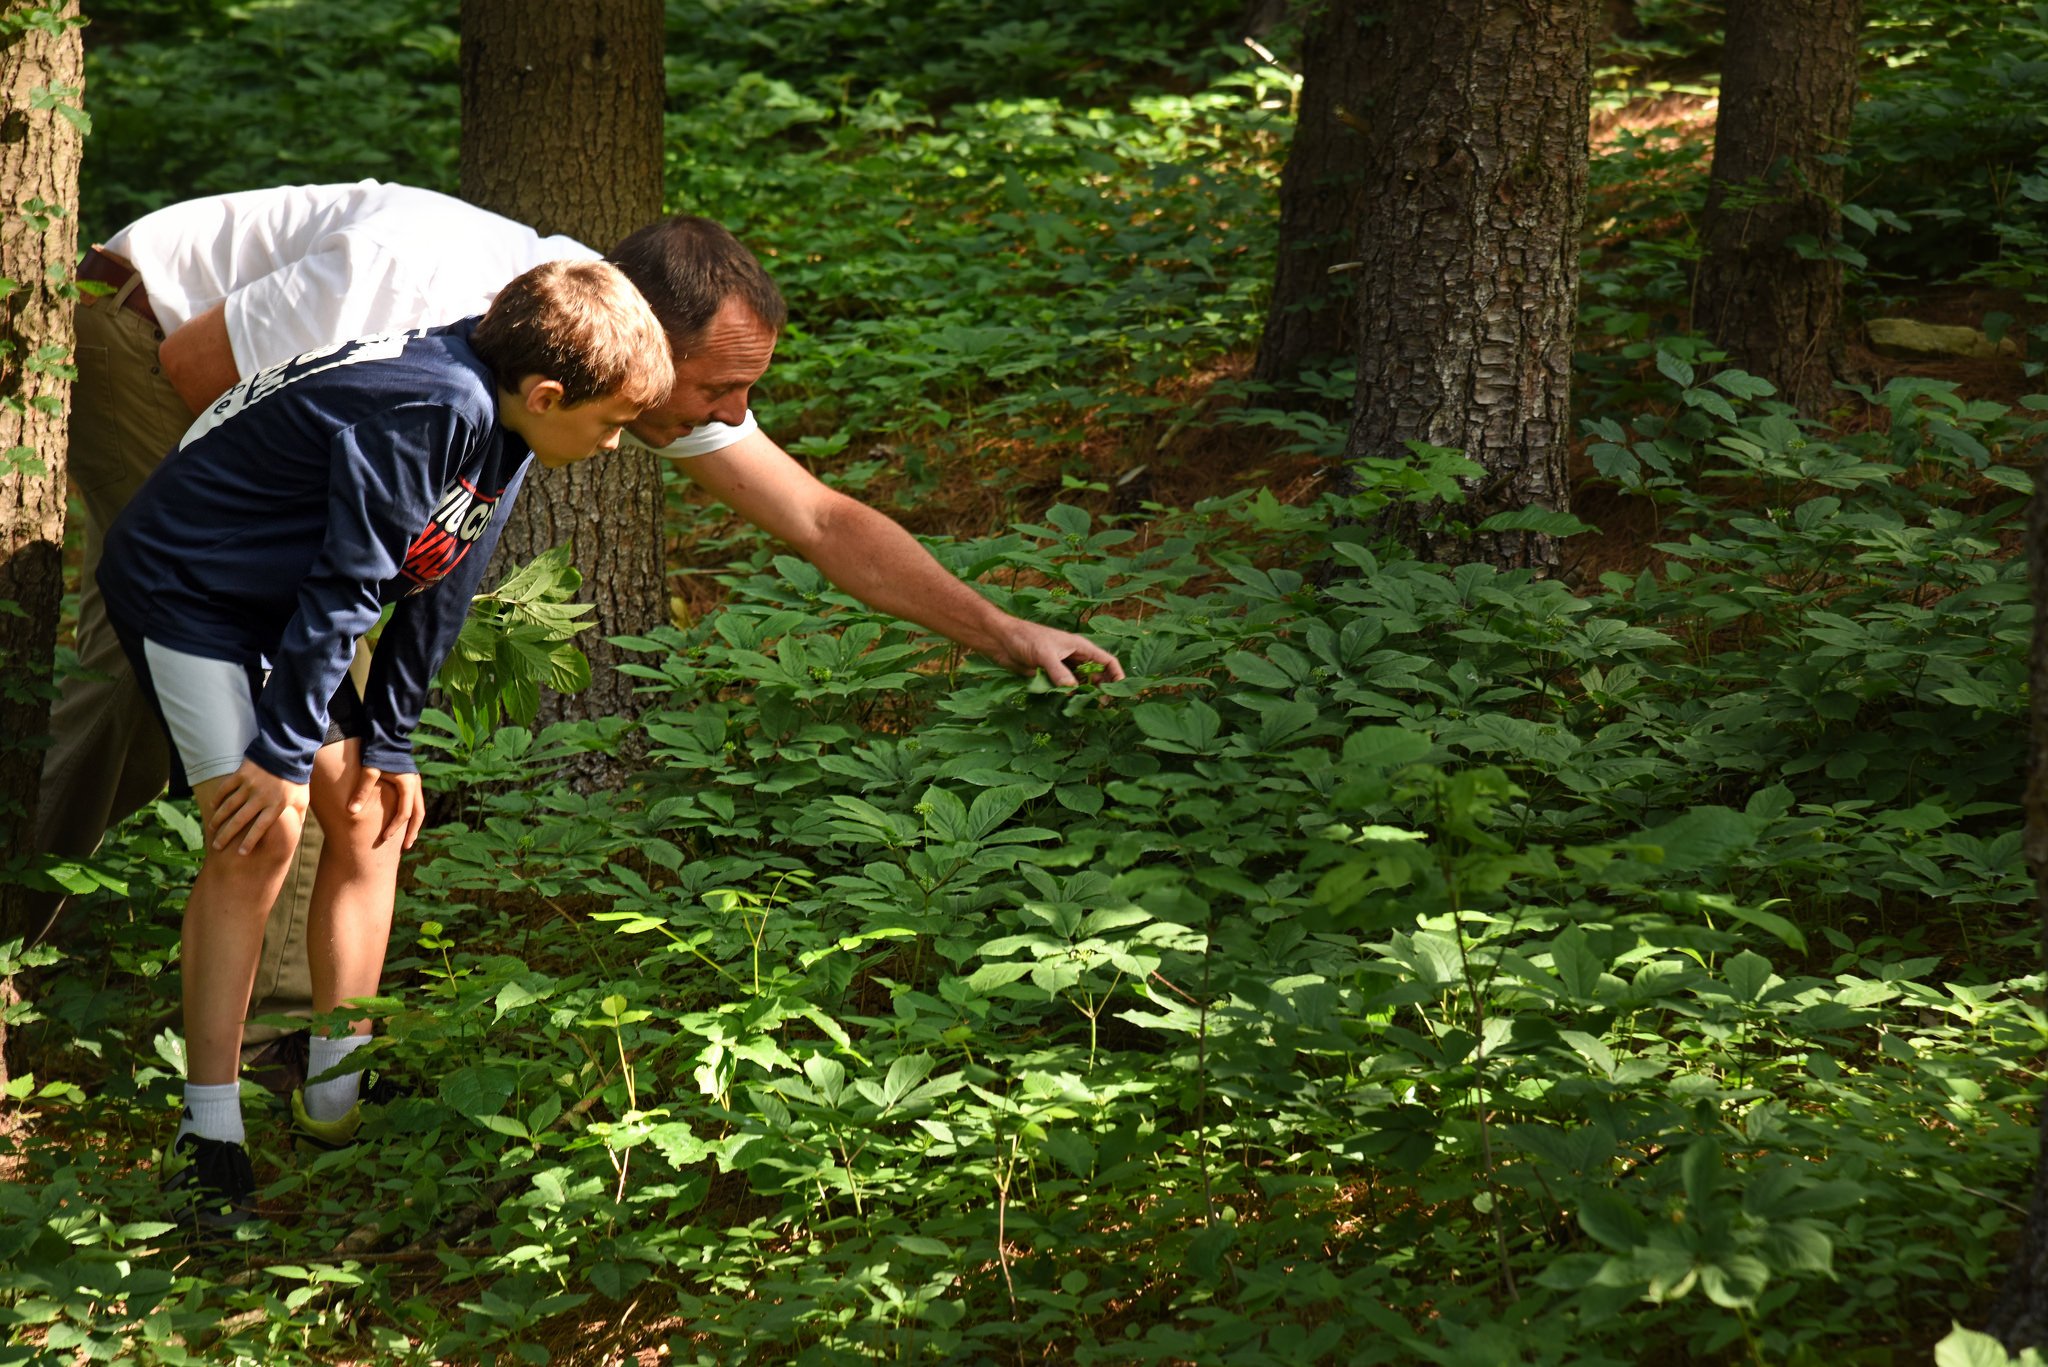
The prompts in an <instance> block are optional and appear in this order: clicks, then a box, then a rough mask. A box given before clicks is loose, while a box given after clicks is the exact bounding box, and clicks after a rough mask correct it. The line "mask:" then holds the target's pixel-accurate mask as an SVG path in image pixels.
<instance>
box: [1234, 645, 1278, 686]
mask: <svg viewBox="0 0 2048 1367" xmlns="http://www.w3.org/2000/svg"><path fill="white" fill-rule="evenodd" d="M1223 667H1224V668H1225V669H1227V670H1229V671H1230V673H1231V677H1233V678H1235V679H1237V680H1238V681H1239V682H1240V683H1248V684H1250V685H1252V686H1253V687H1254V688H1270V689H1273V690H1275V691H1285V690H1287V689H1291V688H1293V687H1294V680H1293V679H1292V678H1290V677H1289V676H1288V675H1287V674H1286V673H1284V672H1282V670H1281V669H1280V668H1279V667H1278V666H1277V665H1273V664H1270V663H1268V662H1267V661H1265V660H1262V659H1260V658H1259V657H1258V656H1256V655H1252V654H1248V653H1247V652H1245V651H1242V650H1233V651H1231V652H1230V653H1229V654H1228V655H1225V656H1224V657H1223Z"/></svg>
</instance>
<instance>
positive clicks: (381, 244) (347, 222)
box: [37, 180, 1123, 1039]
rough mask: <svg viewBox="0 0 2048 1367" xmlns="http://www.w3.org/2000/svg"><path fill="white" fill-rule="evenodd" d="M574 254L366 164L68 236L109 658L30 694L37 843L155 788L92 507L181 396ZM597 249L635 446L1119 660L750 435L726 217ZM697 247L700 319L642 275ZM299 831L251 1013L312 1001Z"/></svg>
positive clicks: (812, 538) (166, 440) (890, 573)
mask: <svg viewBox="0 0 2048 1367" xmlns="http://www.w3.org/2000/svg"><path fill="white" fill-rule="evenodd" d="M596 256H597V253H596V252H594V251H592V250H591V249H590V248H588V247H586V246H584V245H583V244H581V243H579V242H576V241H575V240H574V239H571V238H567V237H548V238H543V237H541V236H539V235H538V234H536V233H535V232H534V231H533V230H532V229H530V228H527V227H525V226H524V225H523V224H518V223H514V222H512V221H511V220H509V219H505V218H501V217H499V216H498V215H496V214H490V213H486V212H485V211H483V210H481V209H478V208H476V207H474V206H473V205H469V204H465V203H463V202H462V201H460V200H457V199H452V198H450V197H448V196H446V195H440V194H435V193H433V192H432V191H427V190H419V189H414V188H412V187H410V186H402V185H383V184H379V183H378V182H376V181H370V180H366V181H361V182H358V183H356V184H353V185H314V186H285V187H279V188H276V189H269V190H252V191H246V192H241V193H237V194H230V195H219V196H214V197H211V198H207V199H199V200H190V201H187V202H185V203H181V204H174V205H171V206H169V207H167V208H164V209H160V210H158V211H157V212H155V213H153V214H149V215H147V216H145V217H143V218H141V219H138V220H137V221H136V222H134V223H132V224H130V225H128V226H127V227H126V228H124V229H122V230H121V231H120V232H118V233H116V234H115V235H114V236H113V237H112V238H110V239H108V241H107V242H106V244H105V246H104V247H102V248H95V249H93V251H91V252H89V253H88V254H87V258H86V261H85V264H84V265H83V266H81V268H80V276H81V278H83V279H88V280H99V281H101V282H103V283H105V284H108V285H110V286H112V287H113V289H114V292H113V293H112V294H111V295H107V296H105V297H101V298H98V299H97V300H88V301H86V302H85V305H84V306H82V307H81V308H80V309H79V310H78V353H77V364H78V369H79V378H78V382H77V384H76V386H75V387H74V391H73V392H74V396H75V399H74V406H73V413H72V419H71V434H72V435H71V457H70V473H71V478H72V480H73V481H74V483H75V484H76V485H77V487H78V490H79V494H80V497H81V499H82V501H83V502H84V504H85V511H86V528H85V575H84V581H83V587H82V591H81V594H80V605H79V631H78V652H79V657H80V660H81V663H83V664H84V665H85V666H86V668H88V669H91V670H94V671H97V672H99V673H101V674H104V675H106V676H107V678H106V679H105V680H104V681H88V680H81V679H71V680H67V681H66V682H65V684H64V687H63V694H62V697H61V698H60V699H59V701H58V703H57V705H56V707H55V709H54V711H53V713H52V721H51V725H52V730H53V731H54V732H55V735H56V743H55V745H54V746H53V747H52V748H51V750H50V752H49V754H48V755H47V757H46V759H45V763H44V766H43V782H42V790H41V794H40V799H39V804H38V813H37V848H38V849H42V850H53V851H56V852H58V853H62V854H66V855H71V856H74V857H80V856H83V855H85V854H89V853H90V852H91V851H92V850H93V849H94V848H96V847H97V845H98V843H99V840H100V838H101V836H102V835H103V834H104V832H105V831H106V830H107V828H108V827H109V826H111V825H113V824H114V823H116V822H118V821H119V820H121V819H122V818H123V817H125V816H126V815H127V814H128V813H130V812H132V811H134V810H136V809H137V808H139V807H140V806H141V805H142V804H143V803H145V802H147V801H149V800H150V799H151V798H153V797H155V796H156V794H157V793H158V792H159V791H161V789H162V787H163V784H164V781H165V775H166V772H167V764H168V761H167V756H166V753H165V746H164V740H163V737H162V734H161V732H160V731H159V730H158V728H157V726H156V724H155V722H154V719H153V718H152V717H151V716H150V714H149V712H148V710H147V708H146V706H145V704H144V703H143V701H142V698H141V694H140V692H139V690H138V689H137V687H136V685H135V681H134V679H133V677H132V675H131V674H130V673H129V670H128V668H127V662H126V659H125V657H124V656H123V655H122V652H121V649H120V646H119V644H118V643H117V642H115V641H114V639H113V633H112V631H111V629H110V628H109V627H108V625H107V621H106V614H105V610H104V608H103V607H102V606H101V604H100V600H99V593H98V588H97V586H96V584H95V583H94V581H93V570H94V568H95V567H96V565H97V563H98V560H99V555H100V541H101V537H102V536H103V535H104V533H105V530H106V528H107V526H108V525H109V524H110V523H111V522H112V521H113V519H114V517H115V515H116V514H118V513H119V512H120V510H121V508H122V507H123V506H124V505H125V504H126V503H127V501H128V499H129V498H130V497H132V496H133V494H134V492H135V490H136V489H137V488H138V487H139V486H140V485H141V483H142V481H143V480H144V479H145V478H146V477H147V476H148V474H149V472H150V470H151V469H153V468H154V467H155V465H156V463H157V461H159V460H160V459H161V458H162V457H163V455H164V454H165V453H166V452H168V451H169V450H170V449H171V448H172V447H173V446H175V445H176V444H177V442H178V439H179V437H180V436H182V435H183V432H184V429H185V428H186V426H188V425H189V424H190V423H191V421H192V419H193V415H194V414H196V413H197V412H199V411H200V410H201V409H203V408H205V407H206V405H208V404H210V403H211V402H212V401H213V400H214V399H216V398H217V397H219V396H220V395H221V394H222V393H224V392H225V391H226V390H227V389H228V388H229V387H230V386H231V385H233V384H234V383H235V382H236V381H237V380H238V379H240V378H241V377H243V376H246V375H251V374H254V373H255V372H256V371H258V370H261V369H263V368H265V367H267V366H270V365H274V364H277V363H278V362H280V361H284V360H288V359H290V358H291V357H293V356H296V355H298V354H299V353H301V352H304V351H309V350H312V349H313V348H315V347H320V346H327V345H332V344H334V343H336V342H340V341H345V340H347V339H349V338H351V337H358V336H367V335H371V334H375V333H381V332H394V331H401V330H404V329H407V328H413V327H420V326H427V325H432V324H438V323H446V322H453V321H454V320H455V319H457V318H462V317H465V316H467V315H469V314H473V313H481V312H483V311H484V309H485V308H487V307H488V306H489V304H490V301H491V299H492V298H493V297H495V295H496V294H497V291H498V289H499V287H500V286H502V285H503V284H504V283H505V282H507V281H508V280H510V279H512V278H513V277H514V276H516V275H519V274H520V273H522V272H524V271H525V270H527V269H529V268H530V267H532V266H535V265H538V264H539V263H541V262H543V261H550V260H559V259H564V258H576V259H591V258H595V257H596ZM612 259H613V260H615V261H616V262H617V263H618V264H619V266H620V268H621V269H623V270H624V271H625V272H626V274H627V275H628V277H629V278H631V279H632V280H633V282H634V284H635V285H637V286H638V287H639V288H640V290H641V292H642V293H643V294H644V295H646V296H647V298H648V301H649V303H650V304H652V305H653V306H654V309H655V313H656V316H657V317H660V318H661V319H662V323H663V326H664V327H665V328H667V329H668V330H669V333H670V341H671V344H672V346H673V348H674V351H675V355H676V385H675V389H674V392H673V393H672V395H671V397H670V398H669V400H668V402H667V403H665V404H663V405H662V406H661V407H660V408H656V409H649V410H647V411H646V412H645V413H643V414H642V415H641V417H640V419H639V421H638V422H636V423H635V424H634V425H633V426H632V428H631V432H632V434H633V435H634V436H635V437H636V438H638V439H639V441H640V442H641V443H642V444H644V445H646V446H649V447H652V448H653V449H655V450H656V451H658V452H660V453H661V454H662V455H665V456H668V457H671V458H675V459H688V460H689V461H690V465H689V467H688V468H689V473H690V475H691V477H692V478H693V479H695V480H696V481H697V482H698V483H699V484H701V485H703V486H704V487H705V488H706V489H707V490H708V491H710V492H711V493H712V494H713V495H715V496H716V497H718V498H719V499H720V500H722V501H723V502H725V503H726V504H727V505H729V506H730V507H732V508H733V509H734V510H735V511H737V512H739V513H740V514H741V515H742V516H744V517H746V518H748V519H750V520H751V521H753V522H755V523H756V524H758V525H759V526H760V527H762V528H763V529H764V530H766V531H767V532H769V533H770V534H771V535H773V536H775V537H776V538H777V539H779V540H781V541H783V542H785V543H787V544H788V545H789V546H791V547H792V548H793V549H795V550H796V551H797V552H798V553H799V554H801V555H803V556H804V557H806V558H807V559H809V560H810V561H811V562H812V563H813V564H815V565H817V566H818V568H819V569H821V570H823V571H824V572H825V574H826V575H827V576H828V577H830V578H831V579H832V580H833V582H834V583H836V584H838V585H839V586H840V587H841V588H842V589H845V590H846V591H847V592H849V593H852V594H853V595H854V596H856V597H858V598H860V599H861V600H863V601H864V602H866V603H868V604H870V605H871V606H873V607H875V608H877V609H879V610H881V611H884V612H889V613H892V614H894V615H896V616H900V617H904V618H907V619H909V620H911V621H914V622H917V623H918V624H920V625H922V626H925V627H928V628H930V629H932V630H934V631H937V632H940V633H941V634H943V635H945V636H947V637H949V638H951V639H953V640H955V641H958V642H960V643H961V644H963V645H965V646H967V647H969V648H970V649H974V650H979V651H981V652H982V653H984V654H986V655H989V656H990V657H991V658H993V659H995V660H996V661H997V662H999V663H1001V664H1003V665H1004V666H1006V667H1008V668H1010V669H1013V670H1016V671H1017V672H1019V673H1025V674H1028V673H1031V672H1033V671H1035V670H1040V669H1042V670H1044V671H1045V673H1046V675H1047V676H1048V677H1049V678H1050V679H1051V680H1052V681H1053V682H1054V683H1058V684H1072V683H1073V682H1074V681H1075V680H1074V675H1073V672H1072V669H1071V667H1070V666H1071V664H1074V663H1080V662H1084V661H1085V662H1091V663H1095V664H1099V665H1101V666H1102V667H1103V668H1104V670H1105V671H1106V677H1109V678H1121V677H1122V674H1123V671H1122V668H1121V666H1119V665H1118V664H1117V662H1116V659H1115V657H1114V656H1112V655H1110V654H1109V653H1108V652H1107V651H1104V650H1103V649H1102V648H1101V647H1099V646H1097V645H1095V644H1094V643H1093V642H1091V641H1089V640H1087V639H1086V638H1084V637H1081V636H1076V635H1074V634H1073V633H1071V632H1065V631H1060V630H1058V629H1056V628H1053V627H1047V626H1044V625H1041V624H1039V623H1035V622H1027V621H1024V620H1023V619H1021V618H1017V617H1013V616H1011V615H1009V614H1008V613H1005V612H1002V611H1000V610H998V609H997V608H996V607H995V606H994V605H993V604H991V603H989V602H988V600H987V599H985V598H983V597H982V596H981V595H980V594H978V593H976V592H975V591H974V590H973V589H972V588H970V587H969V586H967V585H966V584H963V583H962V582H961V581H960V580H959V579H957V578H955V577H954V576H953V575H952V574H951V573H949V572H948V571H947V570H946V569H945V568H944V567H943V566H941V565H940V564H939V563H938V562H937V561H936V560H934V559H932V557H931V556H930V555H929V554H928V553H927V552H926V551H925V550H924V549H923V547H921V546H920V545H918V543H917V541H916V539H915V538H913V537H912V536H910V534H909V533H907V532H905V531H904V530H903V529H902V528H901V527H900V526H898V525H897V524H896V523H895V522H894V521H892V520H891V519H889V518H888V517H886V516H885V515H883V514H882V513H880V512H877V511H876V510H874V509H872V508H870V507H868V506H867V505H865V504H863V503H860V502H858V501H857V500H855V499H852V498H849V497H847V496H846V495H844V494H841V493H839V492H837V491H835V490H833V489H830V488H828V487H827V486H825V485H824V484H822V483H820V482H819V481H818V480H817V479H816V478H815V477H813V476H812V475H811V474H810V472H809V471H808V470H806V469H805V468H804V467H803V466H802V465H801V464H799V463H798V462H797V461H795V460H794V459H792V458H791V457H790V456H789V455H788V453H787V452H785V451H783V450H782V448H781V447H779V446H777V445H776V444H775V443H774V442H773V441H771V440H770V439H769V438H768V437H767V436H766V435H765V434H763V433H762V432H761V430H760V428H759V426H758V424H756V422H755V421H754V416H753V413H752V410H751V409H750V408H749V407H748V403H747V398H748V392H749V390H750V388H751V386H752V385H753V384H754V382H755V381H757V380H758V379H760V377H761V374H762V373H763V372H764V371H765V370H766V369H767V367H768V363H769V361H770V359H771V358H772V357H773V354H774V347H775V341H776V338H777V335H778V334H779V331H780V328H781V324H782V306H781V299H780V296H779V295H778V294H776V293H775V289H774V286H773V284H772V283H770V282H769V281H768V279H767V276H766V275H765V274H764V273H763V272H762V271H761V269H760V266H759V264H758V263H757V262H755V261H754V259H753V258H752V257H751V256H750V255H748V254H747V253H746V251H745V249H744V248H741V247H739V245H738V244H737V243H736V242H734V241H733V240H732V238H731V236H730V235H729V234H727V233H726V232H725V231H724V229H722V228H720V227H718V226H717V225H716V224H713V223H711V222H709V221H708V220H704V219H690V218H676V219H670V220H665V221H664V222H662V223H659V224H652V225H649V227H647V228H644V229H642V230H640V231H639V232H637V233H634V234H633V235H632V236H630V237H629V238H627V239H626V241H625V242H622V243H620V244H619V247H618V248H617V249H616V250H615V251H614V253H613V258H612ZM707 262H708V263H711V268H713V269H715V270H717V271H720V272H722V273H723V274H722V275H721V277H720V278H721V279H727V278H729V279H730V280H731V281H732V282H733V283H732V285H731V287H730V292H729V293H728V294H727V295H726V298H725V302H724V303H723V304H722V305H721V306H720V308H719V311H718V312H717V313H716V314H715V315H714V316H713V317H711V318H708V319H705V318H698V317H682V316H680V315H677V314H676V313H675V312H674V310H673V307H672V306H671V307H669V308H666V309H665V307H664V299H665V297H667V298H669V299H671V300H672V299H673V298H675V297H680V296H679V294H678V292H677V291H674V290H672V289H669V288H667V287H666V286H665V285H664V275H665V274H666V273H668V272H671V271H673V272H683V273H687V272H691V271H695V270H700V269H704V268H705V267H706V263H707ZM681 293H682V294H690V293H695V292H691V291H682V292H681ZM308 836H309V838H308V839H306V840H305V841H304V842H302V846H301V857H300V862H299V865H298V868H297V869H296V870H295V872H294V874H293V876H292V877H291V878H290V879H288V880H287V882H286V885H285V890H284V892H283V893H282V894H280V897H279V900H278V904H277V908H276V909H275V910H274V911H273V914H272V916H271V918H270V925H269V930H268V933H267V935H266V938H265V944H264V954H263V960H262V964H261V966H260V968H259V973H258V979H257V983H256V988H255V992H254V994H253V996H252V998H251V1000H252V1002H253V1003H254V1004H255V1008H254V1010H253V1011H252V1013H251V1014H254V1015H261V1014H267V1013H269V1012H271V1011H275V1010H278V1009H283V1008H287V1007H289V1006H292V1005H295V1004H298V1003H301V1002H303V1001H306V1000H309V999H310V980H309V979H307V978H306V977H305V972H306V970H305V961H306V960H305V949H304V942H305V907H306V903H307V901H308V898H309V897H310V893H311V884H312V863H311V862H308V861H309V860H311V861H317V858H318V845H319V842H318V841H317V840H315V839H312V838H310V836H311V832H310V830H309V832H308ZM279 913H283V914H279ZM251 1038H252V1039H253V1038H254V1034H253V1032H252V1036H251Z"/></svg>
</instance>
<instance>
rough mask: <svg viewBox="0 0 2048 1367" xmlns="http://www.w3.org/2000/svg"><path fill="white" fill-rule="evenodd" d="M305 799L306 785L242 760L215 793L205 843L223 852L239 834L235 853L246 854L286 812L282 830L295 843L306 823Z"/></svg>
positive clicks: (253, 761) (253, 762)
mask: <svg viewBox="0 0 2048 1367" xmlns="http://www.w3.org/2000/svg"><path fill="white" fill-rule="evenodd" d="M306 800H307V790H306V785H305V784H303V783H293V782H292V781H291V780H290V779H283V778H279V777H278V776H277V775H276V774H273V773H271V772H270V771H269V770H268V769H265V768H264V767H263V766H262V765H260V764H258V763H256V761H255V760H252V759H245V760H243V761H242V767H241V768H239V769H237V770H235V772H234V773H232V774H229V775H228V776H227V777H226V778H225V779H223V780H222V781H221V785H220V788H219V790H218V791H217V792H216V793H215V794H214V799H213V813H212V815H211V816H209V817H208V819H207V823H206V835H207V843H208V844H210V845H211V846H212V847H213V848H214V849H216V850H224V849H226V848H227V847H228V846H229V844H231V843H232V842H233V841H234V839H235V837H236V836H237V835H239V836H241V838H242V843H241V847H240V849H239V851H238V852H239V853H241V854H247V853H249V852H250V851H251V850H253V849H255V848H256V846H257V844H258V843H259V842H260V841H261V840H262V839H263V835H264V832H266V831H268V830H269V829H270V828H271V826H272V825H273V824H274V823H276V822H277V821H278V820H279V819H281V818H284V817H286V815H287V813H289V819H288V820H287V821H286V822H285V829H286V830H287V831H289V832H290V833H291V836H292V838H293V839H295V840H296V839H297V838H298V834H299V832H300V830H302V829H303V828H304V826H305V824H306Z"/></svg>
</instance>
